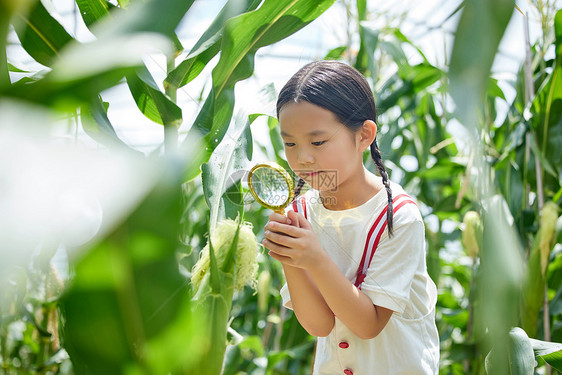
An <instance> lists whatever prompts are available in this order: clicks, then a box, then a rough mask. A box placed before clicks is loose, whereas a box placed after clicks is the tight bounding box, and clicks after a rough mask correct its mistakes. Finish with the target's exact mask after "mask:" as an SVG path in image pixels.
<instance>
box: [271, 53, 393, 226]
mask: <svg viewBox="0 0 562 375" xmlns="http://www.w3.org/2000/svg"><path fill="white" fill-rule="evenodd" d="M303 101H304V102H308V103H311V104H315V105H317V106H319V107H322V108H325V109H327V110H329V111H331V112H332V113H334V114H335V115H336V118H337V119H338V121H339V122H341V123H342V124H343V125H345V126H347V127H348V128H349V129H351V130H353V131H357V130H359V129H360V128H361V127H362V126H363V123H364V122H365V121H366V120H372V121H374V122H375V123H376V121H377V112H376V109H375V99H374V96H373V91H372V90H371V87H370V86H369V83H368V82H367V80H366V79H365V77H363V75H362V74H361V73H360V72H359V71H358V70H356V69H355V68H353V67H351V66H349V65H347V64H344V63H342V62H339V61H316V62H312V63H309V64H307V65H305V66H304V67H302V68H301V69H300V70H299V71H298V72H296V73H295V75H293V76H292V77H291V79H289V81H288V82H287V83H286V84H285V86H284V87H283V88H282V89H281V92H280V93H279V98H278V99H277V117H278V118H279V112H281V109H283V107H284V106H285V105H287V104H289V103H299V102H303ZM370 148H371V157H372V158H373V161H374V162H375V165H376V166H377V169H378V170H379V173H380V175H381V177H382V182H383V184H384V186H385V188H386V195H387V197H388V208H387V220H388V232H389V234H392V229H393V225H392V223H393V220H392V219H393V205H392V190H391V189H390V181H389V179H388V174H387V173H386V169H385V168H384V164H383V162H382V157H381V153H380V150H379V147H378V146H377V140H376V138H375V140H374V141H373V143H371V147H370ZM299 190H300V189H299ZM297 194H298V192H297Z"/></svg>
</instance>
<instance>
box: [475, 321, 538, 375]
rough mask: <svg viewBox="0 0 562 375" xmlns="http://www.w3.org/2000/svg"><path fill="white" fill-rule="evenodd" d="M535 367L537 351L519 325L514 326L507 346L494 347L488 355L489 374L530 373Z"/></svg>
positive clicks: (523, 374)
mask: <svg viewBox="0 0 562 375" xmlns="http://www.w3.org/2000/svg"><path fill="white" fill-rule="evenodd" d="M534 368H535V353H534V352H533V346H532V344H531V340H530V339H529V337H528V336H527V334H526V333H525V331H523V330H522V329H521V328H519V327H515V328H512V329H511V330H510V332H509V335H508V345H507V347H505V348H502V347H494V348H493V349H492V350H491V351H490V353H489V354H488V355H487V356H486V373H488V374H489V375H495V374H505V375H529V374H533V372H534Z"/></svg>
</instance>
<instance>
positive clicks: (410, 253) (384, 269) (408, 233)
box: [361, 204, 425, 313]
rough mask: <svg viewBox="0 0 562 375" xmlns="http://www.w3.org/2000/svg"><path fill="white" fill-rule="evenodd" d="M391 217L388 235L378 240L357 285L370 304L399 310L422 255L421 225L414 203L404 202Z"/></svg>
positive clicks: (402, 310)
mask: <svg viewBox="0 0 562 375" xmlns="http://www.w3.org/2000/svg"><path fill="white" fill-rule="evenodd" d="M398 213H399V214H400V218H398V217H395V227H394V231H393V235H392V237H389V236H388V235H387V234H386V233H385V236H384V237H383V238H382V239H381V241H380V242H379V245H378V248H377V249H376V251H375V255H374V256H373V259H372V261H371V264H370V266H369V269H368V271H367V276H366V277H365V280H364V281H363V284H362V286H361V291H362V292H363V293H365V294H366V295H367V296H368V297H369V298H370V299H371V300H372V301H373V304H375V305H377V306H381V307H386V308H388V309H390V310H393V311H395V312H397V313H403V312H404V309H405V308H406V305H407V304H408V302H409V301H410V288H411V286H412V281H413V279H414V276H415V274H416V271H417V270H418V267H419V265H420V261H421V262H423V259H424V257H425V250H424V249H425V228H424V224H423V221H422V219H421V215H420V214H419V211H418V209H417V207H416V206H414V205H409V204H408V205H406V206H404V207H402V208H401V210H400V211H398Z"/></svg>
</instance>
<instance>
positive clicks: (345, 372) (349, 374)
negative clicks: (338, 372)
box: [343, 368, 353, 375]
mask: <svg viewBox="0 0 562 375" xmlns="http://www.w3.org/2000/svg"><path fill="white" fill-rule="evenodd" d="M343 373H344V374H345V375H353V371H351V370H350V369H348V368H346V369H345V370H343Z"/></svg>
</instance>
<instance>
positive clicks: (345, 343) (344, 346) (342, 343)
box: [338, 341, 349, 349]
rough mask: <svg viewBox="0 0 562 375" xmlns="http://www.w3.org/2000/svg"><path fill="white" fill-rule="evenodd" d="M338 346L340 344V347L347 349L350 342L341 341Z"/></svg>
mask: <svg viewBox="0 0 562 375" xmlns="http://www.w3.org/2000/svg"><path fill="white" fill-rule="evenodd" d="M338 346H339V347H340V348H342V349H347V348H349V344H348V343H347V342H345V341H342V342H340V343H339V345H338Z"/></svg>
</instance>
